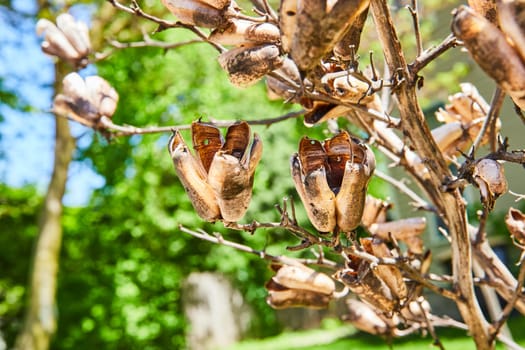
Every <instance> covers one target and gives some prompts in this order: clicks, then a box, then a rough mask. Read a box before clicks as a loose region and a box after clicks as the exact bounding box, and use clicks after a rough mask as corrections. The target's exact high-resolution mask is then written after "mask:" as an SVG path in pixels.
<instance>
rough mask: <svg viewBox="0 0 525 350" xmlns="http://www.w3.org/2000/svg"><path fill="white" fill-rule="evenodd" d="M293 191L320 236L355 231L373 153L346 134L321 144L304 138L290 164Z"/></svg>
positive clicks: (373, 165) (371, 169)
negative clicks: (293, 184) (321, 233)
mask: <svg viewBox="0 0 525 350" xmlns="http://www.w3.org/2000/svg"><path fill="white" fill-rule="evenodd" d="M291 166H292V176H293V178H294V182H295V187H296V189H297V192H298V193H299V196H300V197H301V200H302V201H303V204H304V205H305V208H306V212H307V214H308V217H309V219H310V221H311V222H312V224H313V225H314V227H315V228H316V229H317V230H319V231H321V232H331V231H333V230H334V229H335V227H336V225H337V227H338V228H339V229H340V230H341V231H344V232H349V231H351V230H353V229H355V228H356V227H357V226H358V225H359V223H360V221H361V216H362V214H363V209H364V203H365V198H366V189H367V186H368V182H369V180H370V177H371V176H372V173H373V171H374V169H375V158H374V155H373V153H372V152H371V151H370V150H369V149H368V147H366V145H364V144H362V143H360V142H359V141H358V140H357V139H352V138H351V137H350V135H348V133H347V132H346V131H343V132H341V133H339V134H338V135H336V136H334V137H333V138H331V139H328V140H325V141H324V143H321V142H319V141H316V140H311V139H309V138H307V137H304V138H303V139H302V140H301V142H300V144H299V152H298V154H296V155H294V156H293V157H292V160H291Z"/></svg>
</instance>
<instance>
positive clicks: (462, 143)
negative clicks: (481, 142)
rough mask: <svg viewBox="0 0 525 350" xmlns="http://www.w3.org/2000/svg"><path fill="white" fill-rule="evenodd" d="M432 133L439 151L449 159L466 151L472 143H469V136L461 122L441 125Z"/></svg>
mask: <svg viewBox="0 0 525 350" xmlns="http://www.w3.org/2000/svg"><path fill="white" fill-rule="evenodd" d="M431 132H432V137H433V138H434V140H435V141H436V144H437V146H438V147H439V150H440V151H441V152H442V153H443V154H444V155H445V156H448V157H452V156H454V155H455V154H457V153H459V152H460V151H465V150H466V148H468V146H469V144H470V143H471V142H469V139H468V134H465V133H464V130H463V127H462V125H461V123H460V122H452V123H447V124H443V125H440V126H438V127H436V128H434V129H432V131H431ZM465 136H467V137H465Z"/></svg>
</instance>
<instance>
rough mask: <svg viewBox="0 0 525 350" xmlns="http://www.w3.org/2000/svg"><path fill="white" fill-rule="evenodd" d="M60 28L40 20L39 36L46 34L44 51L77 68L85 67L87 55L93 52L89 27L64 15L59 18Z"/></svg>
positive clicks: (38, 26)
mask: <svg viewBox="0 0 525 350" xmlns="http://www.w3.org/2000/svg"><path fill="white" fill-rule="evenodd" d="M57 24H58V27H57V26H56V25H55V24H54V23H53V22H51V21H49V20H47V19H40V20H38V22H37V24H36V32H37V34H38V35H42V34H45V39H44V41H43V42H42V51H44V52H45V53H47V54H49V55H52V56H57V57H58V58H60V59H63V60H65V61H67V62H69V63H71V64H72V65H74V66H75V67H79V68H82V67H85V66H86V65H87V63H88V61H87V55H88V54H89V52H90V51H91V43H90V41H89V35H88V29H87V26H86V25H85V24H84V23H82V22H76V21H75V20H74V19H73V17H72V16H71V15H69V14H67V13H63V14H61V15H59V16H58V17H57Z"/></svg>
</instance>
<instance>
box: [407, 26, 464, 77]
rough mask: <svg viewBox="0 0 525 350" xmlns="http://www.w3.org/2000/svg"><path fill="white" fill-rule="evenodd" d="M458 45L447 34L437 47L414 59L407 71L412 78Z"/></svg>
mask: <svg viewBox="0 0 525 350" xmlns="http://www.w3.org/2000/svg"><path fill="white" fill-rule="evenodd" d="M457 45H458V41H457V39H456V37H455V36H454V35H453V34H449V35H448V36H447V37H446V38H445V39H444V40H443V41H442V42H441V43H440V44H439V45H438V46H436V47H433V48H430V49H428V50H425V51H424V52H423V53H421V55H419V56H418V57H416V59H415V60H414V62H412V63H410V64H409V70H410V73H411V74H412V77H413V78H414V77H415V76H416V75H417V73H418V72H419V71H420V70H422V69H423V68H425V67H426V66H427V65H428V64H429V63H430V62H432V61H433V60H435V59H436V58H437V57H439V56H440V55H442V54H443V53H445V52H446V51H447V50H448V49H450V48H453V47H455V46H457Z"/></svg>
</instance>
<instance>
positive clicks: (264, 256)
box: [179, 225, 341, 269]
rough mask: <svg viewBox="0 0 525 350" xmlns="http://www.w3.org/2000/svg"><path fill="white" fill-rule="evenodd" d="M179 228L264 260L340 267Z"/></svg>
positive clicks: (192, 234) (329, 262)
mask: <svg viewBox="0 0 525 350" xmlns="http://www.w3.org/2000/svg"><path fill="white" fill-rule="evenodd" d="M179 230H181V231H182V232H184V233H187V234H189V235H191V236H193V237H195V238H198V239H202V240H205V241H208V242H212V243H215V244H220V245H224V246H227V247H231V248H234V249H237V250H240V251H243V252H247V253H250V254H255V255H257V256H258V257H260V258H261V259H265V260H270V261H276V262H280V263H283V264H287V263H290V261H295V262H298V263H301V264H305V265H318V266H325V267H327V268H331V269H337V268H341V266H340V265H339V264H337V263H336V262H334V261H331V260H328V259H323V261H322V263H320V262H319V260H318V259H296V258H290V257H285V256H280V255H272V254H268V253H266V252H265V251H263V250H256V249H253V248H251V247H248V246H247V245H244V244H240V243H236V242H232V241H229V240H226V239H224V238H223V237H222V236H221V235H220V234H219V233H215V235H213V236H212V235H210V234H209V233H207V232H204V231H200V232H197V231H194V230H191V229H189V228H187V227H184V226H182V225H179Z"/></svg>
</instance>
